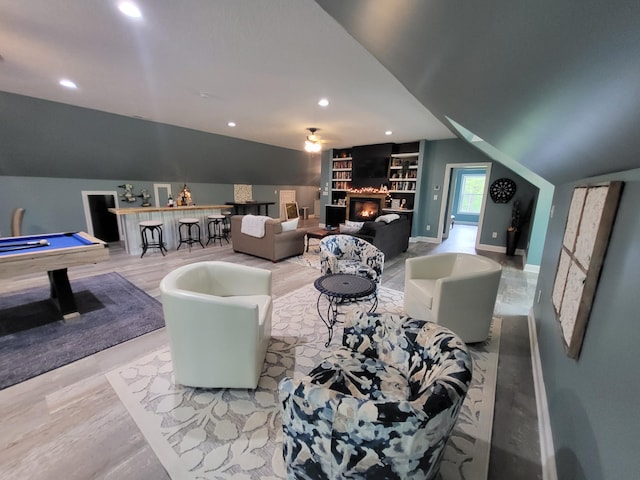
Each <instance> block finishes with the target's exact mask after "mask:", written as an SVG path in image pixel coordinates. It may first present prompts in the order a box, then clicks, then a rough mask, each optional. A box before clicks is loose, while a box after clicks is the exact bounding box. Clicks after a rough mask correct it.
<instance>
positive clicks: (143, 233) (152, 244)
mask: <svg viewBox="0 0 640 480" xmlns="http://www.w3.org/2000/svg"><path fill="white" fill-rule="evenodd" d="M138 225H139V226H140V237H142V255H140V258H142V257H144V254H145V253H147V250H148V249H149V248H159V249H160V253H162V256H163V257H164V254H165V252H166V251H167V248H166V246H165V243H164V241H163V239H162V222H158V221H157V220H145V221H143V222H140V223H139V224H138ZM156 233H157V234H158V238H157V239H156ZM149 235H151V239H149Z"/></svg>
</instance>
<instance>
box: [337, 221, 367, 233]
mask: <svg viewBox="0 0 640 480" xmlns="http://www.w3.org/2000/svg"><path fill="white" fill-rule="evenodd" d="M363 225H364V222H352V221H351V220H347V221H345V222H344V223H341V224H340V233H357V232H359V231H360V229H361V228H362V226H363Z"/></svg>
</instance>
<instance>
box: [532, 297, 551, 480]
mask: <svg viewBox="0 0 640 480" xmlns="http://www.w3.org/2000/svg"><path fill="white" fill-rule="evenodd" d="M527 320H528V324H529V342H530V346H531V365H532V369H533V385H534V388H535V392H536V409H537V412H538V432H539V435H540V465H541V466H542V480H558V473H557V470H556V456H555V450H554V448H553V435H552V433H551V419H550V418H549V408H548V404H547V391H546V388H545V386H544V377H543V375H542V362H541V361H540V349H539V348H538V332H537V329H536V320H535V317H534V315H533V309H531V310H529V315H528V316H527Z"/></svg>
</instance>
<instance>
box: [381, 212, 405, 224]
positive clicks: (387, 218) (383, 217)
mask: <svg viewBox="0 0 640 480" xmlns="http://www.w3.org/2000/svg"><path fill="white" fill-rule="evenodd" d="M399 218H400V215H398V214H397V213H389V214H388V215H380V216H379V217H378V218H376V222H384V223H391V222H393V221H394V220H397V219H399Z"/></svg>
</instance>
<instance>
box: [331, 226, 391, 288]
mask: <svg viewBox="0 0 640 480" xmlns="http://www.w3.org/2000/svg"><path fill="white" fill-rule="evenodd" d="M320 268H321V270H322V273H323V274H327V273H353V274H361V275H365V276H367V277H369V278H370V279H371V280H373V281H374V282H376V283H378V284H379V283H380V280H381V277H382V270H383V268H384V253H383V252H382V250H379V249H378V248H377V247H375V246H374V245H372V244H370V243H369V242H367V241H366V240H362V239H361V238H358V237H352V236H351V235H331V236H328V237H325V238H323V239H322V240H320Z"/></svg>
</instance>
